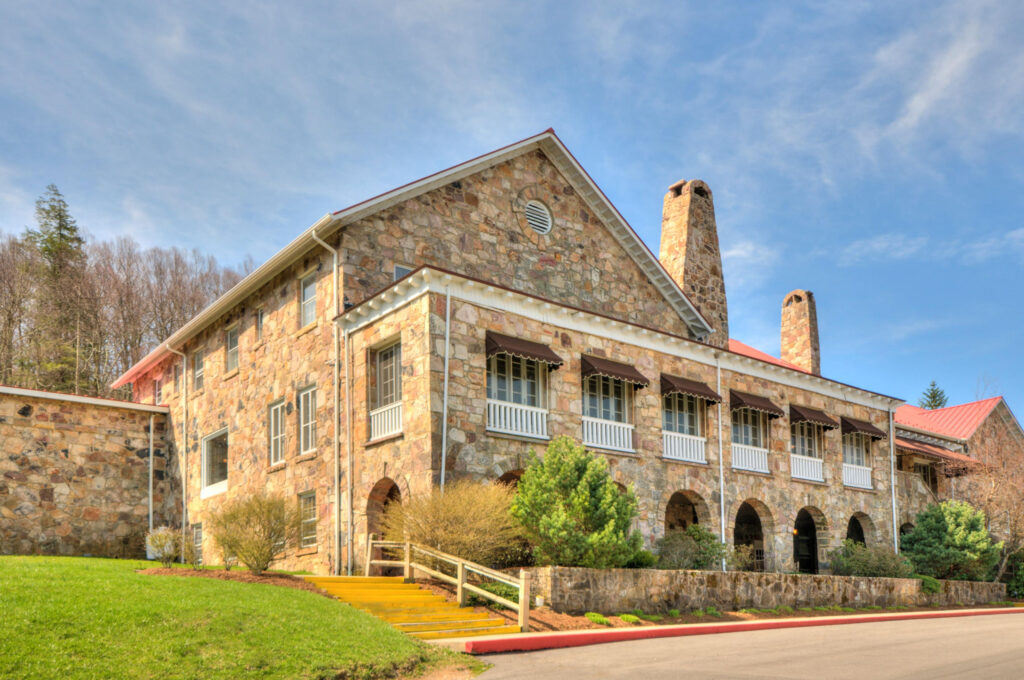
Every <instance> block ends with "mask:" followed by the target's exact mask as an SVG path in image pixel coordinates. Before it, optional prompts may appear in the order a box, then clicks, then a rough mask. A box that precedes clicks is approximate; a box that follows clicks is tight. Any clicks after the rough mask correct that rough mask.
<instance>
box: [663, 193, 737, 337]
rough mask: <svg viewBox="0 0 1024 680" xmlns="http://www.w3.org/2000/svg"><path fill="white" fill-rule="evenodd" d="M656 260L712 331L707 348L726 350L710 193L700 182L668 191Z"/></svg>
mask: <svg viewBox="0 0 1024 680" xmlns="http://www.w3.org/2000/svg"><path fill="white" fill-rule="evenodd" d="M659 259H660V260H661V264H662V265H663V266H664V267H665V269H667V270H668V273H669V274H671V275H672V278H674V279H675V280H676V283H677V284H679V287H680V288H682V289H683V292H684V293H686V295H687V297H689V298H690V302H692V303H693V304H694V305H695V306H696V307H697V309H698V310H699V311H700V313H701V314H703V315H704V318H705V319H707V320H708V323H709V324H711V327H712V328H713V329H714V331H713V332H712V333H711V335H710V336H709V337H708V338H706V342H708V343H709V344H712V345H715V346H717V347H724V348H728V346H729V310H728V307H727V305H726V301H725V279H724V278H723V277H722V255H721V253H720V252H719V249H718V228H717V227H716V226H715V204H714V201H713V200H712V198H711V189H708V185H707V184H705V183H704V182H702V181H701V180H699V179H694V180H690V181H689V182H687V181H686V180H681V181H679V182H676V183H675V184H673V185H672V186H670V187H669V188H668V193H667V194H665V203H664V206H663V208H662V212H661V252H660V254H659Z"/></svg>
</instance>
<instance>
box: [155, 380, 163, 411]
mask: <svg viewBox="0 0 1024 680" xmlns="http://www.w3.org/2000/svg"><path fill="white" fill-rule="evenodd" d="M163 391H164V381H163V378H162V377H161V378H156V379H155V380H153V406H159V405H160V404H162V403H164V395H163Z"/></svg>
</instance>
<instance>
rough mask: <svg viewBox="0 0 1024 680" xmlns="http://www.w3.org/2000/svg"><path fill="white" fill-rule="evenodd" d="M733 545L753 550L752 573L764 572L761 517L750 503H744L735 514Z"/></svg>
mask: <svg viewBox="0 0 1024 680" xmlns="http://www.w3.org/2000/svg"><path fill="white" fill-rule="evenodd" d="M732 542H733V545H737V546H740V545H746V546H750V548H751V549H752V550H753V558H754V563H753V566H752V568H753V569H754V571H764V531H763V530H762V528H761V517H760V516H759V515H758V514H757V510H754V507H753V506H752V505H750V503H744V504H743V505H741V506H740V509H739V510H738V511H737V512H736V528H735V529H733V534H732Z"/></svg>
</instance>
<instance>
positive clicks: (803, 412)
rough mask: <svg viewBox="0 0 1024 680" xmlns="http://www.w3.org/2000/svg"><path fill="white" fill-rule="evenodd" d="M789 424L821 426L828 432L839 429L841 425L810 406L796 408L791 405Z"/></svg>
mask: <svg viewBox="0 0 1024 680" xmlns="http://www.w3.org/2000/svg"><path fill="white" fill-rule="evenodd" d="M789 422H790V423H791V424H792V423H804V422H806V423H814V424H815V425H821V426H822V427H824V428H825V429H826V430H834V429H836V428H837V427H839V423H837V422H836V421H834V420H832V419H831V418H830V417H829V416H828V414H827V413H825V412H824V411H819V410H818V409H816V408H811V407H810V406H796V405H795V404H790V405H789Z"/></svg>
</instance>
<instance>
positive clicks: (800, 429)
mask: <svg viewBox="0 0 1024 680" xmlns="http://www.w3.org/2000/svg"><path fill="white" fill-rule="evenodd" d="M789 433H790V434H789V452H790V453H792V454H793V455H794V456H802V457H804V458H815V459H817V460H822V458H823V457H824V455H825V428H824V427H822V426H821V425H818V424H817V423H812V422H808V421H806V420H802V421H800V422H798V423H792V424H791V425H790V426H789ZM799 440H806V441H807V442H809V444H810V448H809V449H808V448H802V449H801V448H799V447H798V446H797V442H798V441H799Z"/></svg>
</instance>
